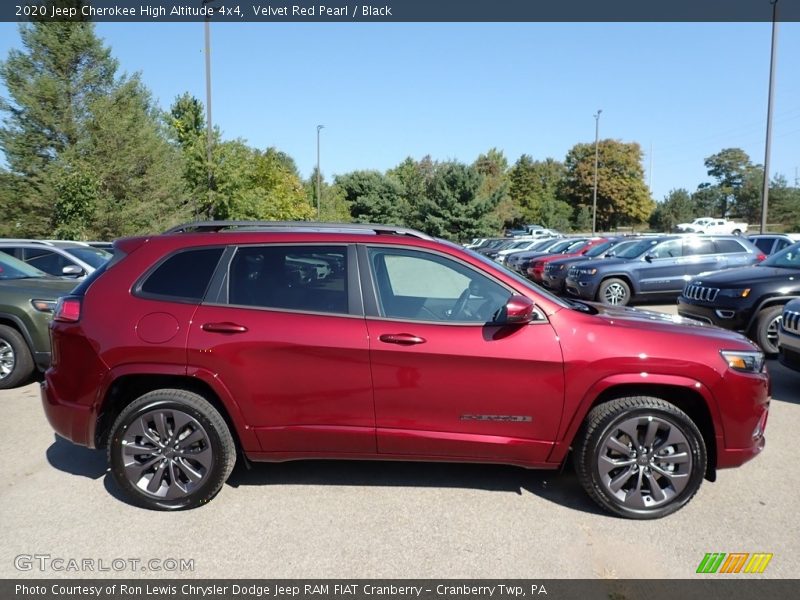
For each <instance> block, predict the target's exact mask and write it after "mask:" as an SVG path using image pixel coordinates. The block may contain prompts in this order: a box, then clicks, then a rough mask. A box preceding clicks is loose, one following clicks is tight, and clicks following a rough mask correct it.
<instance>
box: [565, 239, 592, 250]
mask: <svg viewBox="0 0 800 600" xmlns="http://www.w3.org/2000/svg"><path fill="white" fill-rule="evenodd" d="M588 243H589V240H572V241H571V243H570V244H569V245H568V246H567V247H566V248H564V249H563V250H562V251H561V252H564V253H566V252H577V251H578V250H580V249H581V248H583V247H584V246H585V245H586V244H588Z"/></svg>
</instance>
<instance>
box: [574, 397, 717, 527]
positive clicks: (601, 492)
mask: <svg viewBox="0 0 800 600" xmlns="http://www.w3.org/2000/svg"><path fill="white" fill-rule="evenodd" d="M573 451H574V454H573V460H574V462H575V469H576V471H577V473H578V479H579V480H580V482H581V485H583V487H584V489H585V490H586V491H587V493H588V494H589V496H591V498H592V499H593V500H594V501H595V502H597V503H598V504H599V505H600V506H602V507H603V508H605V509H606V510H608V511H610V512H612V513H615V514H617V515H620V516H623V517H628V518H632V519H658V518H660V517H664V516H666V515H669V514H671V513H673V512H675V511H677V510H679V509H680V508H681V507H683V506H684V505H686V503H687V502H689V500H691V499H692V497H693V496H694V495H695V494H696V493H697V490H699V489H700V485H701V484H702V482H703V477H704V475H705V471H706V460H707V459H706V456H707V454H706V447H705V443H704V441H703V436H702V434H701V433H700V431H699V430H698V429H697V426H696V425H695V424H694V422H693V421H692V420H691V419H690V418H689V416H688V415H686V413H684V412H683V411H681V410H680V409H678V408H677V407H676V406H674V405H672V404H670V403H669V402H666V401H664V400H661V399H658V398H651V397H647V396H637V397H629V398H620V399H617V400H612V401H610V402H606V403H604V404H601V405H599V406H597V407H595V408H594V409H592V411H591V412H589V414H588V415H587V417H586V420H585V421H584V424H583V427H582V428H581V431H580V432H579V434H578V437H577V439H576V443H575V447H574V450H573Z"/></svg>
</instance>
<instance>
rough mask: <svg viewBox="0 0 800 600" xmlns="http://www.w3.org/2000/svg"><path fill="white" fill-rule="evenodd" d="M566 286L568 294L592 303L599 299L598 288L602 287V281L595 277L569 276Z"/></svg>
mask: <svg viewBox="0 0 800 600" xmlns="http://www.w3.org/2000/svg"><path fill="white" fill-rule="evenodd" d="M564 286H565V289H566V290H567V293H568V294H570V295H572V296H577V297H578V298H581V299H582V300H589V301H591V300H594V299H595V298H596V297H597V288H598V287H600V281H599V280H597V279H595V278H594V277H582V276H580V275H578V276H577V277H573V276H571V275H567V278H566V280H565V282H564Z"/></svg>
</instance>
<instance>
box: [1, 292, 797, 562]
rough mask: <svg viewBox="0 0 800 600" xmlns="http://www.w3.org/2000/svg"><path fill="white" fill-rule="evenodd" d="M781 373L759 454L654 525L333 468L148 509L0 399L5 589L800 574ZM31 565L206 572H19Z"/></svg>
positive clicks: (23, 408)
mask: <svg viewBox="0 0 800 600" xmlns="http://www.w3.org/2000/svg"><path fill="white" fill-rule="evenodd" d="M647 308H649V309H657V308H661V307H652V306H651V307H647ZM769 370H770V372H771V373H772V376H773V403H772V406H771V413H770V418H769V423H768V427H767V445H766V449H765V450H764V452H763V453H762V455H761V456H759V457H758V458H756V459H755V460H754V461H752V462H750V463H748V464H746V465H745V466H744V467H741V468H739V469H734V470H729V471H721V472H720V473H719V477H718V480H717V482H716V483H713V484H711V483H708V482H705V483H704V485H703V487H702V488H701V490H700V492H699V494H698V495H697V496H696V497H695V499H694V500H693V501H692V502H691V503H690V504H689V505H688V506H687V507H686V508H684V509H683V510H681V511H680V512H678V513H677V514H675V515H673V516H671V517H667V518H666V519H662V520H659V521H653V522H633V521H626V520H622V519H619V518H615V517H611V516H608V515H607V514H605V513H603V512H601V511H600V510H599V509H598V508H596V507H595V505H594V504H593V503H592V502H591V500H589V499H588V497H587V496H586V495H585V494H584V493H583V491H582V489H581V488H580V486H579V484H578V482H577V480H576V478H575V475H574V474H573V473H572V472H571V470H569V469H568V470H567V471H565V472H564V473H554V472H541V471H526V470H523V469H518V468H513V467H503V466H491V465H477V466H476V465H451V464H419V463H378V462H374V463H373V462H339V461H328V462H325V461H309V462H294V463H284V464H261V465H256V466H255V467H254V468H253V469H252V470H250V471H248V470H246V469H244V468H241V467H240V466H237V469H236V470H235V471H234V474H233V475H232V477H231V480H230V481H229V484H228V485H226V486H225V487H224V488H223V490H222V492H221V493H220V494H219V496H218V497H217V498H216V499H215V500H214V501H213V502H211V503H210V504H209V505H208V506H205V507H203V508H200V509H196V510H193V511H189V512H182V513H172V514H166V513H157V512H150V511H145V510H142V509H139V508H135V507H133V506H130V505H128V504H126V503H125V502H124V501H123V500H121V499H120V495H119V494H118V492H117V490H116V489H115V487H114V484H113V482H112V481H111V479H110V477H109V476H108V475H107V473H106V462H105V454H104V453H103V452H98V451H92V450H88V449H85V448H80V447H77V446H73V445H72V444H69V443H67V442H65V441H63V440H60V439H58V438H56V437H55V436H54V435H53V433H52V430H51V429H50V427H49V425H48V424H47V422H46V420H45V418H44V415H43V413H42V409H41V406H40V402H39V394H38V386H37V385H36V384H31V385H28V386H26V387H23V388H20V389H17V390H11V391H3V392H0V406H2V409H3V415H4V420H3V421H4V424H5V427H4V432H3V435H2V436H0V452H2V456H3V460H2V462H1V463H0V482H1V483H0V507H1V508H0V526H1V532H2V538H3V540H4V541H3V544H2V548H0V577H4V578H19V577H23V578H27V577H30V578H41V577H92V576H98V575H101V576H103V577H108V576H120V577H131V576H145V577H153V576H156V577H158V576H164V575H167V576H169V577H181V576H184V577H197V578H213V577H232V578H238V577H256V578H299V577H313V578H326V577H337V578H360V577H365V578H406V577H418V578H424V577H436V578H445V577H448V578H449V577H453V578H473V577H490V578H500V577H503V578H514V577H521V578H537V577H541V578H562V577H563V578H567V577H585V578H594V577H601V578H614V577H619V578H629V577H657V578H662V577H663V578H692V577H695V576H696V575H695V570H696V568H697V566H698V564H699V562H700V561H701V559H702V558H703V556H704V555H705V553H707V552H726V553H733V552H769V553H773V554H774V558H773V559H772V561H771V563H770V564H769V566H768V568H767V569H766V571H765V573H764V575H763V576H764V577H784V578H789V577H797V573H798V572H800V524H798V523H799V521H798V517H797V500H798V498H800V494H798V489H797V477H798V475H800V471H799V470H798V466H797V462H796V442H797V432H798V431H800V373H794V372H792V371H789V370H787V369H784V368H783V367H781V366H780V365H779V364H777V363H776V362H775V361H770V362H769ZM20 555H49V556H50V557H51V558H62V559H66V560H68V559H77V560H79V561H80V560H82V559H94V560H95V561H98V560H102V561H104V562H105V564H106V566H108V564H110V563H111V561H112V560H113V559H137V560H140V561H150V560H151V559H156V560H159V561H165V560H167V559H176V560H180V559H192V560H193V561H194V568H193V570H186V571H184V572H170V573H155V574H154V573H152V572H142V571H141V570H140V569H139V568H137V570H136V571H135V572H131V571H130V570H129V568H130V566H131V563H127V565H126V567H125V570H123V571H120V572H115V571H110V572H103V573H92V572H72V571H52V570H49V571H45V572H42V571H40V570H39V569H38V567H37V566H36V563H35V562H34V565H33V568H32V569H31V570H28V571H20V570H18V568H17V567H16V566H15V564H17V565H19V564H20V563H19V561H18V560H16V561H15V557H18V556H20ZM95 564H98V563H95ZM118 564H119V563H118ZM162 564H163V563H162ZM170 564H171V563H170Z"/></svg>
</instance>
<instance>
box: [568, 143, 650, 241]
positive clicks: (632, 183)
mask: <svg viewBox="0 0 800 600" xmlns="http://www.w3.org/2000/svg"><path fill="white" fill-rule="evenodd" d="M594 157H595V148H594V144H576V145H575V146H573V147H572V149H571V150H570V151H569V152H568V153H567V158H566V161H565V167H566V174H565V177H564V179H563V184H562V186H561V194H562V196H563V198H564V199H565V200H567V201H568V202H569V203H570V204H571V205H572V206H573V207H575V210H579V209H580V208H579V207H581V206H588V207H589V208H591V207H592V204H593V200H592V195H593V187H594ZM597 180H598V185H597V227H598V229H600V230H603V229H606V230H608V229H613V228H615V227H619V226H623V225H635V224H637V223H642V222H645V221H646V220H647V219H648V218H649V216H650V214H651V213H652V212H653V209H654V207H655V205H654V202H653V200H652V198H651V197H650V191H649V189H648V188H647V185H646V184H645V182H644V169H643V168H642V149H641V147H640V146H639V144H637V143H624V142H620V141H618V140H601V141H600V144H599V167H598V177H597Z"/></svg>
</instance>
